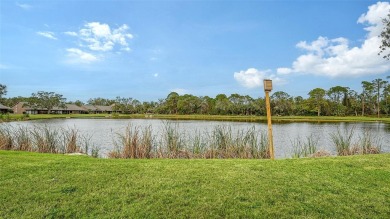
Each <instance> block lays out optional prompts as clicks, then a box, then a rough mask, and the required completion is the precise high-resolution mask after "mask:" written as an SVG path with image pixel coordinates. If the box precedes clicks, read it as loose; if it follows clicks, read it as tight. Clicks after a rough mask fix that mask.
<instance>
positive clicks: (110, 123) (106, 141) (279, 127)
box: [0, 119, 390, 158]
mask: <svg viewBox="0 0 390 219" xmlns="http://www.w3.org/2000/svg"><path fill="white" fill-rule="evenodd" d="M167 123H170V124H171V125H174V126H175V127H177V129H178V131H179V132H180V133H182V134H183V136H186V138H189V139H190V138H192V137H193V136H194V133H200V134H201V135H202V136H205V135H208V134H209V133H211V132H213V129H214V128H215V127H216V126H224V127H225V126H226V127H230V128H231V129H232V133H233V134H234V133H237V131H238V130H247V129H249V128H251V127H255V129H256V130H258V131H259V132H264V133H266V131H267V124H266V123H250V122H225V121H224V122H221V121H198V120H196V121H195V120H185V121H184V120H183V121H177V120H174V121H172V120H170V121H168V120H157V119H50V120H35V121H24V122H11V123H8V124H11V125H12V126H20V125H22V126H43V125H47V126H49V127H53V128H76V129H77V130H78V131H79V133H80V134H82V135H84V136H89V137H91V140H90V142H91V144H92V145H94V146H96V147H98V148H100V154H101V156H102V157H106V156H107V153H108V152H109V151H111V150H113V148H114V145H115V144H114V141H115V140H116V139H118V133H119V134H123V133H124V132H125V129H126V127H127V126H128V125H129V124H131V125H133V127H134V126H137V127H140V129H142V128H143V127H148V126H150V127H151V128H152V131H153V134H154V135H156V136H157V138H158V136H159V135H161V133H162V132H163V129H164V126H166V124H167ZM4 124H5V123H3V124H0V125H4ZM338 129H339V130H340V131H341V132H342V133H344V130H350V129H353V130H354V137H353V142H357V141H358V140H359V138H360V137H361V136H362V134H363V133H364V132H369V133H371V136H372V137H373V138H375V139H376V141H377V142H379V144H380V145H381V148H382V151H383V152H386V153H389V152H390V124H385V123H380V122H376V123H363V122H348V123H346V122H340V123H312V122H310V123H309V122H298V123H297V122H293V123H274V124H273V136H274V148H275V157H276V158H286V157H291V156H292V152H293V142H294V141H297V139H301V140H302V141H306V138H307V137H308V136H314V137H315V138H318V147H317V149H322V150H326V151H328V152H330V153H331V154H335V147H334V145H333V142H332V140H331V137H330V135H331V133H336V132H337V130H338Z"/></svg>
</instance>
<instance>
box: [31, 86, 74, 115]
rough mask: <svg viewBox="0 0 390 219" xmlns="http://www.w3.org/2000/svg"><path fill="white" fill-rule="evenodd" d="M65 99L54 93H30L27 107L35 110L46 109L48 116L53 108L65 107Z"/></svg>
mask: <svg viewBox="0 0 390 219" xmlns="http://www.w3.org/2000/svg"><path fill="white" fill-rule="evenodd" d="M65 101H66V98H64V97H62V95H61V94H56V93H54V92H45V91H38V92H37V93H32V94H31V98H30V100H29V101H28V105H29V106H32V107H35V108H42V109H47V111H48V113H49V114H50V112H51V110H52V109H53V108H54V107H65Z"/></svg>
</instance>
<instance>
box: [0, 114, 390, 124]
mask: <svg viewBox="0 0 390 219" xmlns="http://www.w3.org/2000/svg"><path fill="white" fill-rule="evenodd" d="M68 118H72V119H167V120H204V121H237V122H261V123H265V122H267V117H265V116H230V115H164V114H66V115H65V114H63V115H58V114H51V115H47V114H39V115H28V116H27V115H15V114H9V115H2V116H1V117H0V121H3V122H7V121H25V120H41V119H68ZM272 121H273V122H274V123H285V122H319V123H320V122H383V123H390V117H381V118H377V117H366V116H364V117H362V116H346V117H343V116H340V117H338V116H273V117H272Z"/></svg>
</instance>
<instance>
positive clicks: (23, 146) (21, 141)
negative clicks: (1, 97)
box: [0, 125, 89, 154]
mask: <svg viewBox="0 0 390 219" xmlns="http://www.w3.org/2000/svg"><path fill="white" fill-rule="evenodd" d="M79 139H80V140H79ZM83 139H87V138H83V135H81V134H80V133H79V131H78V130H77V129H76V128H68V129H56V128H52V127H49V126H32V127H31V126H21V125H20V126H8V125H2V126H1V127H0V149H3V150H20V151H32V152H39V153H74V152H84V153H86V154H87V153H88V151H83V150H82V149H81V148H80V147H79V145H80V144H83V141H86V140H83ZM85 144H87V143H85ZM88 144H89V143H88Z"/></svg>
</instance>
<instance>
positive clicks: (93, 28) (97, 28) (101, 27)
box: [69, 22, 133, 52]
mask: <svg viewBox="0 0 390 219" xmlns="http://www.w3.org/2000/svg"><path fill="white" fill-rule="evenodd" d="M128 29H129V27H128V26H127V25H126V24H123V25H122V26H120V27H118V28H116V29H111V27H110V26H109V25H108V24H101V23H100V22H90V23H87V24H85V25H84V28H82V29H80V30H79V33H78V34H77V35H78V36H79V37H80V39H81V40H82V41H84V43H85V45H84V46H86V47H88V48H89V49H90V50H93V51H103V52H105V51H111V50H113V49H114V47H115V46H118V47H119V48H120V49H121V50H124V51H130V48H129V45H128V42H127V41H128V40H129V39H132V38H133V35H132V34H130V33H128ZM69 33H72V34H73V33H75V32H69ZM73 35H74V34H73Z"/></svg>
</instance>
